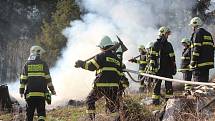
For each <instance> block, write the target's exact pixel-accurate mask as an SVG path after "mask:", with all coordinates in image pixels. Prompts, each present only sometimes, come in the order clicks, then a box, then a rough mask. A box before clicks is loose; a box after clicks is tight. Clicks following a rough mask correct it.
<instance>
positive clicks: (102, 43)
mask: <svg viewBox="0 0 215 121" xmlns="http://www.w3.org/2000/svg"><path fill="white" fill-rule="evenodd" d="M109 45H114V43H113V42H112V41H111V39H110V37H108V36H104V37H103V38H102V39H101V41H100V43H99V45H98V47H100V48H105V47H107V46H109Z"/></svg>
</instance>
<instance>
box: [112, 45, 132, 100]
mask: <svg viewBox="0 0 215 121" xmlns="http://www.w3.org/2000/svg"><path fill="white" fill-rule="evenodd" d="M115 44H117V43H115ZM116 54H117V57H118V58H119V59H120V61H121V63H122V67H121V69H125V68H126V66H125V64H124V63H123V62H122V61H123V51H122V48H121V46H120V47H119V48H118V49H117V50H116ZM121 72H122V76H121V79H120V83H121V84H120V89H119V96H122V94H123V92H124V90H125V89H126V88H127V87H129V81H128V78H127V77H126V76H125V74H124V73H123V70H121Z"/></svg>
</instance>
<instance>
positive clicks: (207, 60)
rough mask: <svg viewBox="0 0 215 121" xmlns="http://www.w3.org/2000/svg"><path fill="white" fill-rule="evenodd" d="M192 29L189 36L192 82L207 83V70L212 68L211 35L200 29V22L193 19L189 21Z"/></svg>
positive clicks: (212, 49) (212, 45) (195, 18)
mask: <svg viewBox="0 0 215 121" xmlns="http://www.w3.org/2000/svg"><path fill="white" fill-rule="evenodd" d="M190 25H191V26H192V28H193V34H192V36H191V42H192V45H191V63H190V68H191V69H192V70H193V80H194V81H198V82H208V80H209V70H210V69H211V68H214V42H213V38H212V35H211V34H210V33H209V32H208V31H206V30H205V29H203V28H201V25H202V20H201V19H200V18H199V17H194V18H193V19H192V20H191V21H190Z"/></svg>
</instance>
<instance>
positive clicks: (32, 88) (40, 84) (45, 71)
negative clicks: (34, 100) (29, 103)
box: [20, 56, 54, 98]
mask: <svg viewBox="0 0 215 121" xmlns="http://www.w3.org/2000/svg"><path fill="white" fill-rule="evenodd" d="M47 87H48V88H49V90H50V91H51V92H54V86H53V84H52V80H51V76H50V74H49V68H48V66H47V64H46V63H45V62H44V61H42V60H41V59H40V57H39V56H30V57H29V59H28V61H27V62H26V64H25V65H24V68H23V71H22V74H21V77H20V94H24V93H25V96H26V98H29V97H45V93H47V90H48V88H47Z"/></svg>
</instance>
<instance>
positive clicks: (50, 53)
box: [36, 0, 80, 66]
mask: <svg viewBox="0 0 215 121" xmlns="http://www.w3.org/2000/svg"><path fill="white" fill-rule="evenodd" d="M79 18H80V9H79V7H78V5H77V4H76V3H75V0H59V1H58V3H57V6H56V11H55V12H54V13H52V17H51V21H50V22H48V21H46V20H44V21H43V26H42V27H41V30H42V31H41V33H40V35H38V36H37V37H36V42H37V44H39V45H41V46H42V47H44V48H45V49H46V51H47V53H46V54H45V55H44V58H45V60H46V61H47V62H48V63H49V64H50V66H53V65H54V64H55V62H56V60H57V59H58V57H60V56H61V50H62V49H63V48H64V47H65V46H66V43H67V39H66V38H65V37H64V36H63V35H62V30H63V29H64V28H65V27H66V26H68V25H69V23H70V21H71V20H74V19H79Z"/></svg>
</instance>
